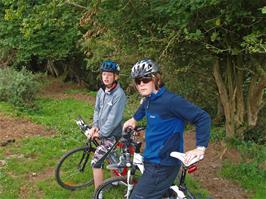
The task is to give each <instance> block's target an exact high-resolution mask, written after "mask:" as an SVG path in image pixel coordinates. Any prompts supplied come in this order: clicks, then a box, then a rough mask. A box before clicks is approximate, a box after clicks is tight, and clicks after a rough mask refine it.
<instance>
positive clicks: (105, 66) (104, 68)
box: [100, 61, 120, 73]
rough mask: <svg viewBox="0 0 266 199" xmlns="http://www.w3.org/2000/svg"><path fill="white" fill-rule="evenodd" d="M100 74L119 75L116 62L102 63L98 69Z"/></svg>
mask: <svg viewBox="0 0 266 199" xmlns="http://www.w3.org/2000/svg"><path fill="white" fill-rule="evenodd" d="M100 71H101V72H113V73H119V71H120V67H119V65H118V64H117V63H116V62H113V61H104V62H103V63H102V64H101V67H100Z"/></svg>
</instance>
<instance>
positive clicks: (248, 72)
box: [89, 0, 266, 137]
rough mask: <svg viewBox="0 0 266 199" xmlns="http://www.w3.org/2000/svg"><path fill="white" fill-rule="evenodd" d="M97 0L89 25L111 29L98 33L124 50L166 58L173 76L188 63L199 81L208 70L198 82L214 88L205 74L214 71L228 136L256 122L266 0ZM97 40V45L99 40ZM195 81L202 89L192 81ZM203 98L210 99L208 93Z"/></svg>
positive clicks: (264, 82) (262, 69) (261, 97)
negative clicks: (164, 0)
mask: <svg viewBox="0 0 266 199" xmlns="http://www.w3.org/2000/svg"><path fill="white" fill-rule="evenodd" d="M96 2H97V9H96V10H95V12H94V15H93V17H91V15H90V19H91V21H92V22H97V24H98V25H97V24H96V25H95V26H91V27H90V29H89V30H90V31H93V30H94V31H95V30H97V28H99V27H104V28H105V30H106V31H102V32H100V34H98V35H97V36H96V37H98V38H99V37H100V38H103V37H104V36H106V35H107V33H108V34H109V35H110V34H111V35H112V36H113V37H112V38H111V37H109V38H107V41H110V42H111V43H112V44H116V45H114V46H113V48H115V49H119V52H126V53H129V54H130V53H133V54H134V55H135V56H139V57H151V58H155V60H157V61H159V62H161V63H164V64H163V66H162V69H163V70H165V71H166V72H168V73H166V76H167V77H166V78H168V79H174V78H173V74H175V72H177V74H178V72H179V73H180V71H181V72H182V70H183V71H184V69H185V70H186V69H187V71H186V72H183V74H185V75H187V74H196V75H194V76H186V78H187V79H189V80H194V81H192V82H195V77H197V74H204V75H201V76H199V77H201V78H198V81H200V83H199V84H198V85H203V86H204V87H203V88H209V87H210V86H209V85H210V84H209V83H208V82H206V81H205V82H204V78H202V77H206V78H209V77H211V76H212V75H213V77H214V78H213V82H215V83H216V86H217V95H218V97H219V100H218V101H220V102H221V104H222V107H223V112H224V114H225V119H226V123H225V127H226V132H227V136H229V137H233V136H239V137H242V136H243V133H244V132H245V131H247V130H248V129H250V128H253V127H254V126H255V125H256V123H257V118H258V113H259V111H260V110H261V108H262V107H263V106H264V101H265V96H264V90H265V85H266V76H265V63H266V62H265V61H266V60H265V57H266V56H265V54H266V50H265V49H266V43H265V38H266V35H265V32H266V20H265V7H264V6H265V4H264V1H262V0H254V1H247V0H233V1H229V0H207V1H206V0H198V1H194V0H179V1H169V2H162V1H158V0H153V1H148V0H143V1H126V2H125V1H121V0H116V1H110V0H106V1H102V2H101V1H96ZM110 19H111V20H110ZM121 22H122V23H121ZM92 24H93V23H92ZM94 24H95V23H94ZM94 41H95V42H96V44H95V45H97V42H98V41H97V40H94ZM112 41H115V42H112ZM116 41H117V42H116ZM169 71H171V73H169ZM169 77H170V78H169ZM191 77H192V78H191ZM193 87H194V89H201V88H200V87H199V86H197V85H196V86H195V85H193V83H192V84H190V88H193ZM201 90H203V91H202V93H203V94H207V93H208V92H204V89H201ZM205 90H208V89H205ZM210 92H213V89H211V90H210ZM209 97H211V96H209ZM200 98H201V100H205V99H204V98H203V95H201V96H200ZM208 99H209V98H208Z"/></svg>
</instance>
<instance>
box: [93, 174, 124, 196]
mask: <svg viewBox="0 0 266 199" xmlns="http://www.w3.org/2000/svg"><path fill="white" fill-rule="evenodd" d="M127 187H128V185H127V177H126V176H120V177H114V178H109V179H107V180H105V181H104V183H103V184H101V185H100V186H99V187H98V189H97V190H96V191H95V193H94V197H93V198H94V199H101V198H104V199H113V198H116V199H125V198H127Z"/></svg>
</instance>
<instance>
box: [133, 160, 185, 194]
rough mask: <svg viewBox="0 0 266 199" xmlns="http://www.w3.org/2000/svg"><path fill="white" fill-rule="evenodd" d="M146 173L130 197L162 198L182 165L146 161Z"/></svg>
mask: <svg viewBox="0 0 266 199" xmlns="http://www.w3.org/2000/svg"><path fill="white" fill-rule="evenodd" d="M144 168H145V170H144V173H143V175H142V176H141V178H140V179H139V181H138V183H137V185H136V186H135V187H134V189H133V192H132V194H131V196H130V199H162V197H163V195H164V194H165V193H166V192H167V191H168V189H169V187H170V186H171V185H172V184H173V182H174V180H175V178H176V176H177V174H178V171H179V168H180V166H178V165H176V166H163V165H159V164H152V163H148V162H144Z"/></svg>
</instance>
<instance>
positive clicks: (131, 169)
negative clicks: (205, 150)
mask: <svg viewBox="0 0 266 199" xmlns="http://www.w3.org/2000/svg"><path fill="white" fill-rule="evenodd" d="M132 133H133V132H129V133H124V134H123V135H122V142H124V145H123V146H124V148H123V153H122V154H121V157H120V162H119V163H118V164H110V165H108V167H107V168H108V169H111V170H113V169H118V168H124V167H127V168H128V171H127V175H126V176H118V177H113V178H109V179H107V180H105V181H104V183H103V184H102V185H100V186H99V187H98V189H97V190H96V191H95V193H94V199H100V198H104V199H113V198H117V199H120V198H121V199H125V198H126V199H128V198H129V197H130V194H131V193H132V190H133V188H134V185H135V184H136V183H137V178H138V177H136V173H137V171H139V172H140V173H141V174H142V173H143V171H144V164H143V157H142V155H141V154H140V147H141V142H136V141H134V134H132ZM130 146H134V148H135V152H134V154H133V156H132V155H130V153H129V149H128V148H129V147H130ZM170 155H171V156H172V157H174V158H177V159H179V160H180V161H181V169H180V171H181V175H180V177H179V183H178V184H174V185H172V186H171V187H169V190H168V191H167V193H165V196H164V197H163V198H170V199H195V197H194V196H193V194H192V193H191V192H190V191H189V190H188V188H187V186H186V184H185V179H186V174H187V173H192V172H194V171H196V169H197V166H196V165H195V164H196V163H197V162H198V161H199V160H197V159H192V160H191V161H190V162H189V164H185V162H184V157H185V154H184V153H179V152H172V153H171V154H170Z"/></svg>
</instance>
